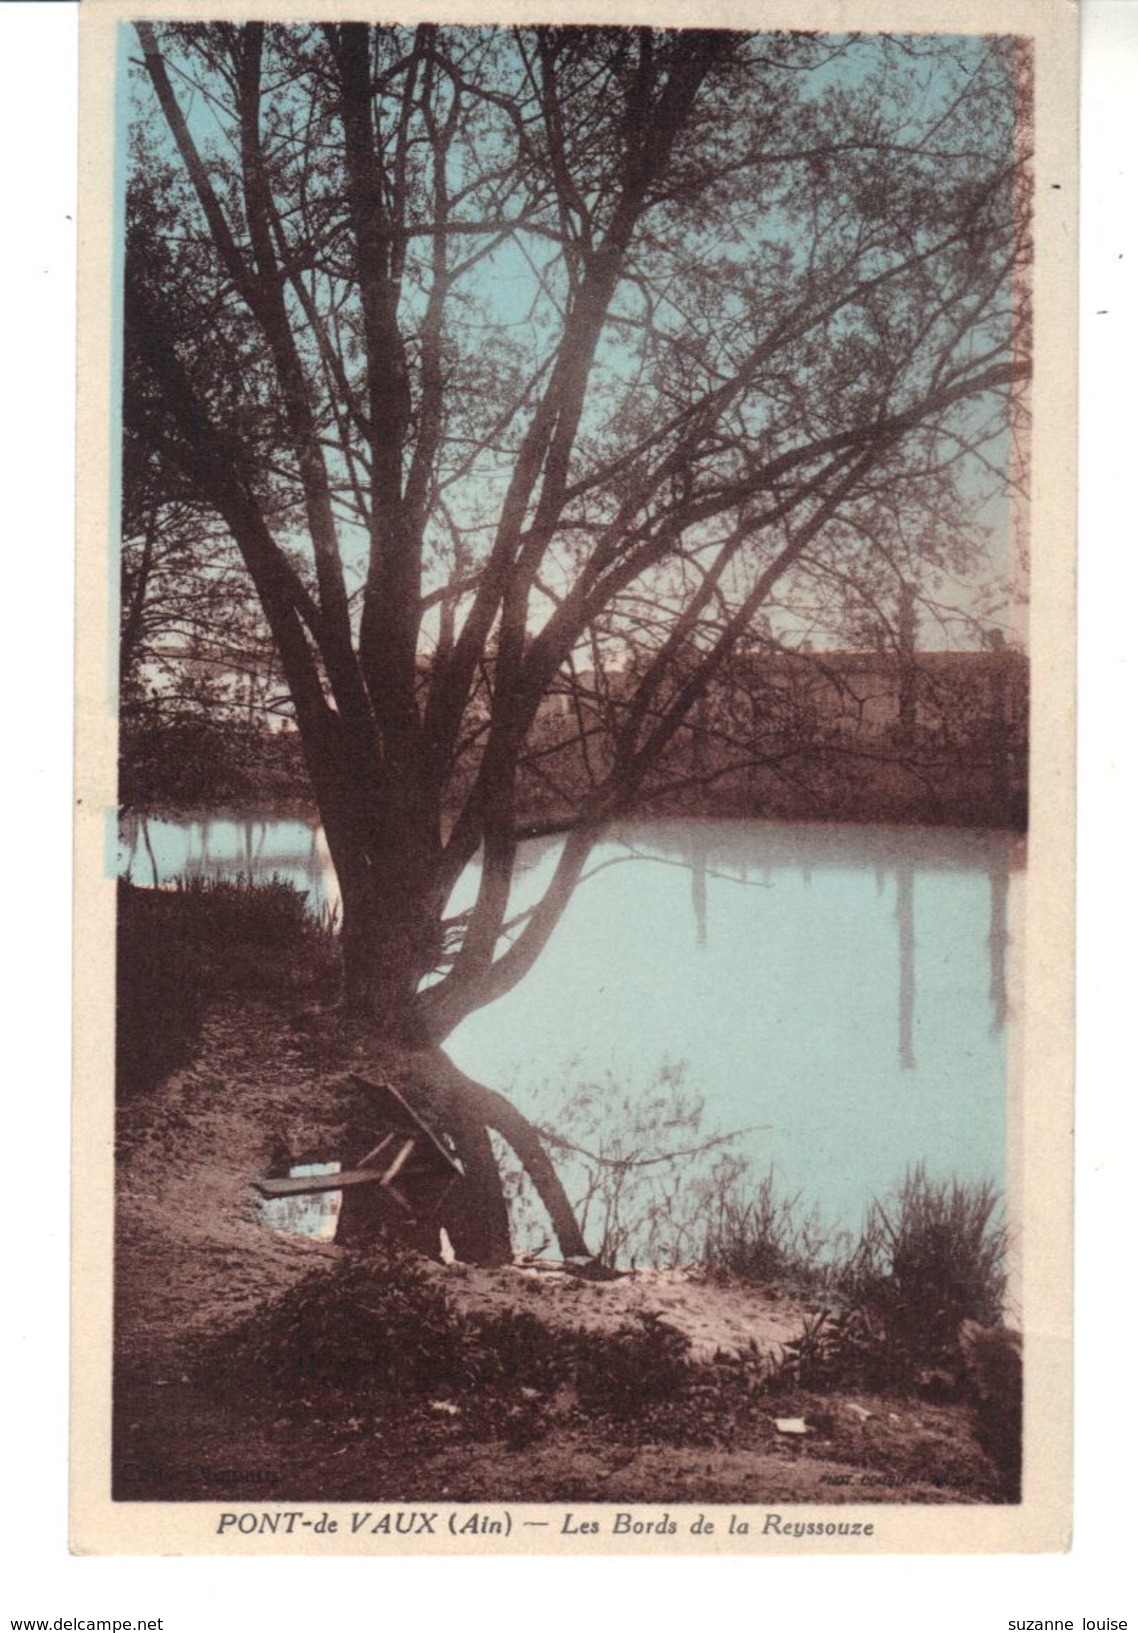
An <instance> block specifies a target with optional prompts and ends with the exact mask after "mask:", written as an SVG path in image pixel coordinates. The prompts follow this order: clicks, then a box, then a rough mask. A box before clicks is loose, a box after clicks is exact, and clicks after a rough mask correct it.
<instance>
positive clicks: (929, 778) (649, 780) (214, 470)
mask: <svg viewBox="0 0 1138 1633" xmlns="http://www.w3.org/2000/svg"><path fill="white" fill-rule="evenodd" d="M117 54H118V67H117V74H118V78H117V86H116V98H117V109H118V115H119V124H118V153H117V160H118V182H119V189H120V217H119V220H118V224H117V227H116V241H117V248H118V253H119V255H120V260H121V279H120V280H119V282H118V285H117V293H116V302H117V306H116V325H117V331H116V332H117V334H118V336H119V345H120V364H121V368H120V374H119V376H118V378H117V381H116V384H115V389H114V393H113V396H114V406H115V413H116V415H119V416H120V418H119V420H118V423H117V424H116V425H115V428H114V437H115V443H116V460H117V468H118V470H119V474H120V478H121V480H120V481H119V484H118V490H117V494H116V500H115V515H114V524H113V527H114V532H115V534H116V543H117V545H118V549H117V552H116V563H115V566H116V569H117V576H118V642H119V646H118V686H117V711H118V751H119V766H118V799H119V803H118V811H117V833H115V834H113V835H112V841H111V844H110V847H109V848H110V849H111V850H115V849H116V841H117V854H116V856H115V858H114V871H115V873H116V877H117V886H116V888H117V893H118V894H117V963H116V1015H115V1028H116V1036H115V1076H116V1108H115V1176H116V1177H115V1271H114V1340H113V1341H114V1392H113V1418H114V1426H113V1442H112V1445H111V1470H110V1482H109V1483H110V1491H111V1494H112V1495H113V1498H114V1499H115V1500H116V1501H117V1502H119V1503H123V1504H131V1503H147V1504H155V1503H176V1502H185V1501H191V1502H197V1503H204V1502H211V1503H214V1504H225V1505H226V1506H227V1507H232V1506H233V1505H242V1506H247V1505H250V1504H252V1505H263V1504H270V1505H271V1504H277V1503H282V1502H294V1503H295V1502H308V1503H314V1502H315V1503H318V1502H330V1503H331V1502H339V1501H352V1502H360V1503H376V1504H385V1503H399V1502H416V1501H418V1502H443V1501H447V1502H455V1503H462V1502H476V1501H477V1502H488V1501H496V1502H503V1503H505V1502H512V1503H544V1504H548V1503H561V1504H565V1503H578V1504H582V1503H583V1504H592V1503H597V1504H606V1505H611V1504H626V1505H642V1504H652V1505H657V1507H658V1506H659V1505H661V1504H668V1503H673V1504H675V1503H683V1504H707V1505H722V1504H731V1505H734V1507H735V1508H740V1507H742V1506H746V1505H753V1504H759V1503H762V1504H771V1503H811V1504H833V1505H839V1508H840V1506H841V1505H847V1504H850V1503H857V1504H866V1503H869V1504H874V1503H876V1504H886V1503H888V1504H909V1505H935V1506H944V1505H973V1506H977V1505H998V1506H1004V1507H1007V1506H1009V1505H1016V1504H1018V1503H1019V1502H1020V1500H1021V1495H1022V1488H1021V1474H1022V1445H1023V1429H1022V1400H1023V1387H1022V1370H1023V1368H1022V1347H1023V1346H1022V1337H1021V1329H1022V1325H1023V1317H1022V1309H1021V1301H1020V1294H1019V1286H1018V1280H1017V1274H1016V1266H1017V1263H1018V1254H1019V1247H1020V1231H1021V1226H1022V1216H1021V1209H1020V1202H1021V1198H1020V1189H1021V1186H1022V1175H1021V1173H1020V1162H1019V1157H1018V1154H1017V1123H1016V1116H1017V1113H1016V1101H1017V1085H1016V1072H1015V1057H1016V1048H1015V1036H1016V1025H1017V1020H1018V1018H1019V1016H1020V1012H1021V1006H1022V991H1021V984H1022V968H1021V963H1020V961H1019V958H1018V955H1017V946H1018V945H1019V940H1018V926H1019V924H1020V922H1021V917H1022V897H1023V890H1024V876H1025V851H1026V833H1027V826H1028V796H1027V790H1028V736H1029V732H1028V721H1029V664H1028V652H1027V643H1026V635H1025V631H1026V628H1027V589H1028V584H1027V578H1028V549H1029V538H1028V511H1027V490H1028V478H1029V448H1028V422H1029V413H1028V407H1029V399H1030V391H1031V376H1032V346H1031V276H1030V274H1031V264H1032V243H1031V226H1032V223H1031V200H1032V162H1033V155H1032V148H1033V120H1032V106H1033V87H1034V59H1033V53H1032V48H1031V42H1030V41H1028V40H1025V39H1021V38H1019V37H1010V36H1001V35H980V34H964V33H961V34H938V35H932V34H919V33H908V34H905V33H901V34H881V33H851V34H848V35H838V34H832V33H825V32H822V33H807V32H751V33H747V32H733V31H730V30H727V29H718V30H704V29H698V28H684V29H665V28H652V27H636V28H624V27H615V26H591V27H581V26H553V25H552V24H551V25H549V26H538V25H536V24H534V25H527V26H518V27H506V26H473V25H471V26H465V25H464V26H459V25H442V24H438V25H435V24H428V23H421V24H418V25H414V26H393V25H382V26H381V25H378V24H370V23H364V22H339V21H337V22H326V23H304V24H302V23H291V22H290V23H283V22H282V23H271V22H257V21H248V20H245V21H238V20H234V21H218V22H209V23H206V22H194V23H183V22H173V21H157V20H156V21H139V22H137V23H122V24H119V25H117ZM108 888H109V887H108Z"/></svg>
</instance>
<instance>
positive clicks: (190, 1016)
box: [116, 877, 338, 1100]
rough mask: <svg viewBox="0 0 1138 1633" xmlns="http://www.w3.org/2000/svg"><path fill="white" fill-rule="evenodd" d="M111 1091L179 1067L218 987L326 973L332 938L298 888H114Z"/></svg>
mask: <svg viewBox="0 0 1138 1633" xmlns="http://www.w3.org/2000/svg"><path fill="white" fill-rule="evenodd" d="M117 955H118V973H117V988H116V1028H117V1030H116V1061H117V1077H118V1086H119V1096H120V1099H122V1100H129V1099H130V1098H131V1097H132V1096H134V1095H136V1094H138V1093H140V1092H143V1091H145V1090H146V1089H148V1088H150V1087H152V1086H153V1085H154V1084H155V1083H156V1082H157V1081H158V1080H159V1079H160V1078H162V1077H163V1076H165V1075H166V1073H168V1072H171V1071H174V1070H176V1069H177V1068H178V1067H179V1066H182V1065H185V1063H186V1062H187V1061H188V1060H189V1059H190V1057H191V1055H192V1053H193V1048H194V1045H195V1043H196V1041H197V1038H198V1034H199V1031H200V1028H201V1024H202V1020H203V1018H204V1015H205V1012H206V1009H207V1008H208V1006H209V1004H211V1003H212V1002H214V1001H215V1000H216V999H217V998H219V997H221V996H222V995H223V994H225V993H227V992H236V991H242V992H254V993H255V992H265V993H280V992H282V991H284V992H299V991H303V990H306V989H309V988H311V987H312V986H313V984H314V983H320V982H321V981H329V982H330V981H331V980H332V979H334V975H335V970H336V963H337V958H338V954H337V949H336V941H335V937H334V935H333V934H332V933H331V930H330V928H329V927H327V926H320V925H318V924H317V923H316V922H315V920H313V919H312V917H311V916H310V915H309V913H308V909H307V905H306V901H305V897H304V893H303V892H302V891H300V890H297V889H296V888H295V886H293V885H291V884H289V883H287V882H286V881H284V880H282V879H278V878H276V877H274V878H272V879H269V880H265V881H257V882H255V881H253V880H251V879H247V878H244V877H238V878H236V879H232V880H230V879H202V878H194V879H183V880H178V881H177V882H176V883H175V885H174V887H173V888H172V889H169V890H143V889H139V888H137V887H135V886H134V885H132V884H131V883H130V882H129V881H127V880H120V882H119V887H118V930H117Z"/></svg>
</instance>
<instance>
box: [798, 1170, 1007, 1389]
mask: <svg viewBox="0 0 1138 1633" xmlns="http://www.w3.org/2000/svg"><path fill="white" fill-rule="evenodd" d="M998 1208H999V1198H998V1195H997V1192H996V1190H995V1188H994V1187H993V1186H992V1185H991V1184H989V1183H987V1182H981V1183H978V1184H965V1183H962V1182H960V1181H958V1180H955V1179H953V1180H944V1181H940V1182H937V1181H934V1180H932V1179H930V1178H929V1177H928V1175H927V1174H926V1172H925V1170H924V1168H923V1166H921V1165H918V1166H917V1167H915V1168H913V1169H911V1170H910V1172H909V1173H908V1174H907V1175H906V1178H905V1181H904V1184H903V1185H902V1187H901V1189H900V1191H899V1192H898V1194H897V1196H896V1197H895V1198H894V1199H892V1201H891V1202H889V1203H888V1204H883V1203H881V1202H874V1204H873V1205H872V1207H871V1209H870V1211H869V1213H868V1215H867V1217H866V1220H865V1223H864V1225H863V1227H862V1230H861V1233H860V1235H859V1237H858V1238H857V1240H856V1241H855V1242H854V1243H853V1244H852V1246H851V1247H849V1248H848V1250H847V1251H846V1252H845V1253H844V1255H842V1256H840V1257H837V1258H836V1259H834V1260H833V1262H831V1263H830V1264H829V1265H827V1266H825V1268H824V1274H823V1277H822V1280H821V1287H820V1290H819V1293H818V1295H817V1296H818V1298H819V1301H820V1302H821V1303H822V1308H821V1309H820V1311H819V1313H817V1314H816V1315H814V1316H812V1317H811V1318H810V1320H809V1321H808V1322H807V1323H806V1326H805V1327H804V1329H803V1332H802V1334H801V1336H800V1338H799V1339H798V1340H796V1341H795V1343H793V1344H792V1345H790V1346H788V1347H787V1352H786V1356H785V1359H784V1361H783V1363H782V1366H781V1368H780V1369H779V1376H780V1377H781V1378H784V1379H785V1378H793V1379H794V1380H795V1381H796V1382H798V1383H800V1384H802V1385H803V1386H805V1387H811V1388H818V1387H826V1386H832V1385H833V1384H835V1383H838V1384H847V1383H849V1381H850V1380H851V1379H857V1380H861V1381H863V1382H864V1383H866V1384H867V1385H868V1386H871V1387H874V1388H882V1387H889V1386H905V1387H910V1388H912V1387H920V1388H923V1389H924V1390H926V1391H931V1392H934V1393H935V1392H936V1391H938V1390H939V1391H942V1392H946V1393H952V1392H953V1391H954V1390H957V1389H959V1387H960V1385H961V1382H962V1379H963V1374H964V1357H963V1352H962V1349H961V1331H962V1328H963V1327H964V1326H965V1323H966V1322H972V1323H974V1324H979V1325H981V1326H983V1327H985V1328H992V1329H998V1328H1000V1327H1001V1326H1002V1323H1003V1306H1004V1295H1005V1291H1006V1287H1007V1270H1006V1261H1007V1250H1008V1233H1007V1227H1006V1225H1004V1223H1003V1222H1002V1221H1001V1219H1000V1218H999V1215H998ZM813 1268H814V1270H815V1274H816V1271H817V1267H816V1266H815V1267H813Z"/></svg>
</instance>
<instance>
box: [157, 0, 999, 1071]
mask: <svg viewBox="0 0 1138 1633" xmlns="http://www.w3.org/2000/svg"><path fill="white" fill-rule="evenodd" d="M137 42H138V51H137V52H136V53H135V57H134V73H133V82H132V112H133V124H132V142H131V163H130V175H129V180H128V252H127V267H126V389H127V406H126V415H125V419H126V428H127V452H128V461H127V478H128V480H127V489H128V505H127V508H128V518H127V527H128V531H130V525H131V524H130V515H131V514H133V515H134V516H136V517H137V516H141V515H144V514H146V515H150V516H151V517H153V515H154V513H155V510H156V509H157V511H162V510H163V508H164V507H166V508H168V507H175V506H180V507H182V508H183V510H185V508H186V507H189V508H190V509H191V510H192V511H194V512H197V513H200V514H202V515H203V516H208V517H209V518H210V522H209V524H208V526H207V525H205V524H203V530H202V536H203V539H207V540H208V539H209V538H211V537H212V536H213V534H214V533H215V532H216V529H217V528H218V527H220V529H221V531H222V532H223V534H224V535H225V536H226V537H227V538H228V539H229V540H230V541H232V544H233V545H234V546H235V547H236V549H237V551H238V552H239V554H240V558H241V560H242V561H243V563H244V567H245V569H246V570H247V572H248V574H249V576H250V579H251V582H252V584H253V586H254V588H255V590H256V594H257V597H258V599H259V602H260V605H261V607H262V609H263V613H264V617H265V619H266V620H267V623H268V626H269V629H270V630H271V634H272V638H273V641H274V642H275V645H276V648H277V652H278V655H279V660H280V664H281V667H282V670H283V673H284V677H285V680H286V683H287V687H288V690H289V693H290V695H291V698H292V704H293V707H294V710H295V715H296V720H297V723H298V726H299V729H300V733H301V736H302V739H303V743H304V749H305V755H306V759H307V764H308V769H309V773H310V776H311V779H312V783H313V787H314V790H315V792H316V796H317V799H318V801H319V804H320V809H321V814H322V817H323V820H324V823H325V827H326V831H327V834H328V840H329V846H330V849H331V853H332V857H333V860H334V862H335V865H336V868H337V871H338V873H339V876H340V882H341V889H342V893H343V901H344V945H345V958H346V972H347V982H348V996H349V999H350V1001H352V1002H353V1003H354V1004H355V1005H356V1006H357V1007H358V1008H360V1009H362V1010H365V1011H367V1012H369V1013H371V1014H372V1015H373V1016H374V1017H375V1019H376V1021H377V1024H380V1025H382V1026H385V1027H390V1026H392V1025H395V1024H399V1025H410V1026H411V1031H412V1032H413V1033H414V1035H416V1036H425V1037H427V1038H430V1039H437V1038H441V1037H443V1036H445V1035H446V1033H447V1032H448V1031H449V1030H450V1029H451V1028H452V1027H453V1026H454V1025H455V1024H456V1022H457V1021H458V1020H460V1019H461V1018H462V1016H463V1015H464V1014H466V1013H468V1012H469V1010H470V1008H471V1007H473V1006H474V1005H477V1004H482V1003H486V1002H488V1001H490V1000H491V999H492V998H493V997H494V996H495V995H496V994H498V993H500V992H501V991H503V990H504V989H505V988H506V987H507V986H509V985H510V984H512V983H513V982H514V981H516V980H517V979H518V978H519V977H520V976H521V975H523V974H524V973H525V971H526V969H528V968H529V967H530V965H531V964H532V962H533V960H534V958H535V957H537V956H538V955H539V953H540V950H541V948H542V946H543V945H544V943H545V940H546V939H547V937H548V935H549V933H550V932H551V929H552V927H553V926H554V924H555V923H556V921H557V917H558V915H559V913H560V911H561V909H562V908H563V906H564V903H565V901H566V900H567V897H568V894H569V892H570V891H571V889H572V887H573V884H574V881H575V880H576V879H577V878H578V877H579V875H580V872H581V869H582V867H583V865H584V863H585V860H586V858H587V855H588V851H589V847H590V845H591V843H592V841H593V838H594V837H595V835H596V833H597V832H598V831H599V829H600V828H601V826H602V825H603V824H604V823H605V822H606V821H607V820H609V819H610V818H611V817H612V816H613V815H614V814H617V813H619V812H621V811H622V810H626V809H628V808H629V807H630V806H632V805H634V804H635V802H636V800H637V798H638V797H639V796H640V795H641V794H642V793H643V791H644V789H645V787H646V786H648V785H649V784H650V781H651V778H652V776H653V773H654V770H655V768H656V767H657V766H658V765H659V763H660V761H661V757H662V756H663V755H664V754H665V752H666V751H667V748H668V745H669V744H670V743H672V742H673V741H674V740H675V738H676V734H677V733H678V732H680V731H681V729H682V728H683V726H684V723H685V721H687V720H688V719H689V718H690V717H691V715H692V711H693V710H694V709H696V708H697V707H698V706H699V704H700V701H701V699H702V698H704V697H706V695H707V693H708V690H709V688H711V687H713V686H714V685H715V684H716V683H717V680H721V679H722V677H723V676H724V674H726V673H727V672H728V670H729V666H730V664H731V663H732V661H733V660H735V659H736V658H737V656H738V654H739V653H740V652H741V651H742V650H744V649H747V648H748V647H753V646H754V645H755V643H756V641H757V642H759V643H760V644H762V643H763V642H770V641H777V640H778V639H780V638H782V639H791V640H797V639H801V638H802V637H804V636H807V635H809V636H811V637H812V638H815V639H818V640H820V641H822V642H823V644H824V643H825V642H826V641H828V640H829V641H833V640H838V639H840V638H842V636H843V635H844V634H846V633H848V632H849V631H850V630H851V629H856V628H858V627H859V625H860V626H864V623H865V620H866V619H869V620H870V621H873V622H876V623H877V624H878V625H881V624H888V623H889V621H890V619H891V618H892V617H894V615H895V609H896V607H897V605H898V604H899V602H904V601H905V598H906V597H908V598H909V600H908V603H907V604H908V605H909V607H910V609H911V607H912V597H913V596H914V594H915V595H916V596H917V597H918V598H919V601H920V604H921V607H922V608H923V609H924V611H925V612H926V613H927V614H928V615H929V616H934V617H938V618H941V619H942V620H944V621H945V622H946V623H951V622H952V621H953V620H956V621H957V624H958V625H962V624H964V623H971V624H972V626H973V627H979V626H980V625H981V624H982V623H983V621H984V619H985V618H988V617H990V616H991V615H992V614H993V612H994V611H996V612H998V610H999V608H1000V606H1001V605H1002V597H1003V595H1004V583H1005V579H1006V576H1007V564H1006V560H1004V559H1003V556H1002V552H1003V549H1004V546H1003V543H1002V542H1001V540H1000V538H999V537H998V536H997V537H996V540H995V549H994V551H993V550H992V549H991V548H990V545H991V534H992V529H993V525H994V524H993V518H994V517H995V518H997V519H998V518H999V516H1000V512H999V510H998V505H999V502H1000V501H1001V499H1002V498H1006V495H1007V492H1008V489H1009V485H1010V484H1011V483H1013V482H1014V479H1015V478H1016V476H1017V474H1018V475H1022V473H1023V469H1024V460H1025V451H1024V447H1023V436H1024V428H1025V424H1026V409H1025V392H1026V384H1027V381H1028V377H1029V372H1030V363H1029V356H1030V304H1029V298H1028V284H1027V271H1028V266H1029V257H1030V243H1029V221H1028V213H1027V207H1026V200H1027V198H1028V167H1029V163H1030V117H1029V115H1030V62H1029V60H1028V58H1027V56H1026V54H1025V48H1024V47H1023V45H1022V43H1021V42H1016V41H1013V40H1007V39H1000V38H958V37H943V38H932V37H924V36H904V37H886V36H849V37H836V36H816V35H808V34H772V35H743V34H735V33H731V32H726V31H712V30H687V31H665V30H657V29H649V28H641V29H617V28H609V27H605V28H563V29H555V28H522V29H502V28H473V27H437V26H433V25H426V24H424V25H420V26H419V27H416V28H399V27H372V26H367V25H364V24H343V25H328V26H324V27H320V26H315V25H313V26H304V27H283V26H266V25H263V24H260V23H248V24H244V25H240V26H238V25H234V24H229V23H218V24H192V25H162V26H158V25H152V24H139V25H138V27H137ZM132 506H133V511H132V509H131V507H132ZM1001 525H1002V523H998V522H997V525H996V529H995V530H996V534H997V535H998V534H999V531H1000V526H1001ZM136 531H137V528H136ZM203 552H204V554H207V555H208V549H207V548H206V547H204V546H203ZM204 570H205V569H204V568H203V571H204ZM760 618H762V619H763V620H765V621H763V622H760ZM554 695H559V696H561V697H562V698H564V699H566V700H568V703H569V705H570V707H569V710H568V714H567V718H568V719H569V720H570V723H571V724H570V729H571V730H573V731H575V732H577V733H578V734H579V735H580V737H581V738H582V740H583V741H587V742H588V744H589V761H588V763H589V779H588V785H587V787H585V788H584V789H583V790H582V791H581V794H580V799H579V804H578V809H577V810H576V811H575V813H574V815H575V818H576V826H575V827H574V829H573V832H572V833H571V834H570V835H569V837H568V839H567V841H566V843H565V845H564V846H563V848H562V851H561V856H560V862H559V864H558V867H557V869H556V872H555V874H554V877H553V880H552V882H551V884H550V886H549V889H548V890H547V892H546V894H545V896H544V897H543V898H541V900H539V901H538V902H537V903H536V904H534V905H533V906H532V907H531V908H530V909H529V910H528V911H527V912H526V913H525V914H524V915H521V916H518V915H515V916H513V917H511V911H510V886H511V879H512V874H513V866H514V860H515V855H516V849H517V844H518V838H519V836H518V825H517V791H518V782H519V776H520V774H521V768H522V767H523V766H524V765H525V764H526V757H527V754H532V751H533V747H534V742H535V735H536V733H537V730H538V726H539V723H540V720H541V715H542V710H543V706H544V705H545V704H546V703H547V700H548V699H549V698H550V697H551V696H554ZM479 855H480V856H481V859H482V867H481V874H480V884H479V890H478V896H477V901H476V903H475V905H474V906H473V908H472V909H471V910H470V911H469V912H468V913H467V914H464V915H463V916H462V918H461V920H459V921H448V920H447V918H446V906H447V901H448V898H449V897H450V894H451V891H452V889H453V886H454V884H455V882H456V881H457V879H458V878H459V876H460V874H461V873H462V872H463V870H464V869H465V868H466V867H467V866H468V865H469V864H470V862H471V861H472V860H473V859H474V858H475V857H476V856H479ZM409 1017H410V1018H413V1025H412V1024H411V1021H410V1020H409V1019H408V1018H409Z"/></svg>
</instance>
